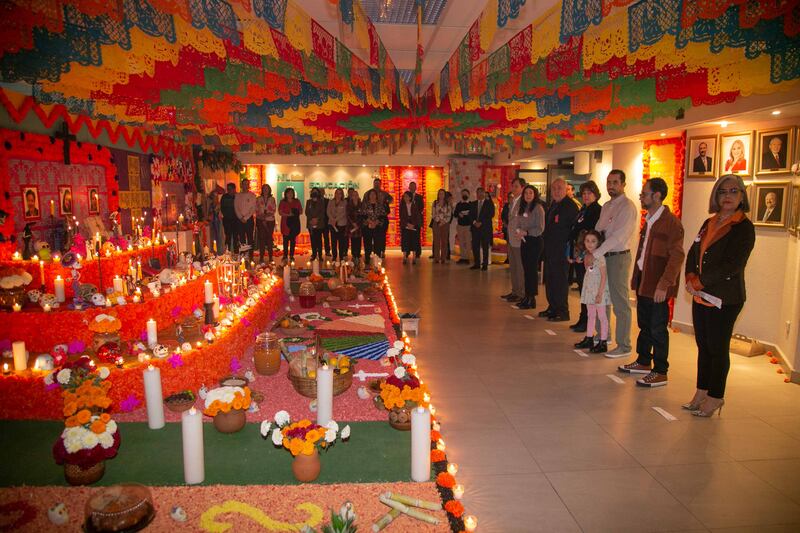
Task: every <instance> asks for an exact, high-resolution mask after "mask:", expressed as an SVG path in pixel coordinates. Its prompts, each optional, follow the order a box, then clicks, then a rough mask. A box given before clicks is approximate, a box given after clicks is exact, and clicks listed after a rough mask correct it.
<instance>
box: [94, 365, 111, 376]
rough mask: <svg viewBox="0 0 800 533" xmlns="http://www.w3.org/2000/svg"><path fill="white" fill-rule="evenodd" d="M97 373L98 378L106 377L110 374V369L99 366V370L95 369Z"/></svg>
mask: <svg viewBox="0 0 800 533" xmlns="http://www.w3.org/2000/svg"><path fill="white" fill-rule="evenodd" d="M97 374H98V375H99V376H100V379H106V378H107V377H108V376H109V374H111V371H110V370H109V369H108V367H107V366H101V367H100V370H98V371H97Z"/></svg>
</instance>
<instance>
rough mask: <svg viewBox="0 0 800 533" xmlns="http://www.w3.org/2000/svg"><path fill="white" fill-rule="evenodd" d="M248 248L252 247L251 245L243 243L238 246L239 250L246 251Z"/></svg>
mask: <svg viewBox="0 0 800 533" xmlns="http://www.w3.org/2000/svg"><path fill="white" fill-rule="evenodd" d="M250 248H252V246H250V245H249V244H243V245H241V246H239V251H240V252H246V251H248V250H249V249H250Z"/></svg>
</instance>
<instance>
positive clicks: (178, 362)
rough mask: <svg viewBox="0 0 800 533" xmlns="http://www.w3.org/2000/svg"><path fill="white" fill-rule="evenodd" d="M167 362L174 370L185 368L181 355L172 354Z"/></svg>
mask: <svg viewBox="0 0 800 533" xmlns="http://www.w3.org/2000/svg"><path fill="white" fill-rule="evenodd" d="M167 361H169V364H171V365H172V368H178V367H179V366H183V357H181V354H179V353H174V354H172V355H171V356H170V357H169V359H167Z"/></svg>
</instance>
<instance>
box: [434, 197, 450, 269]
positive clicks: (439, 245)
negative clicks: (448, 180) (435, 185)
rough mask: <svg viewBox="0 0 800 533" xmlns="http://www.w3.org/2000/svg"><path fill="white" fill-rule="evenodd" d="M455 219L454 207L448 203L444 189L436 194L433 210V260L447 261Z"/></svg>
mask: <svg viewBox="0 0 800 533" xmlns="http://www.w3.org/2000/svg"><path fill="white" fill-rule="evenodd" d="M452 218H453V207H452V206H451V205H450V202H448V201H447V194H446V191H445V190H444V189H439V192H437V193H436V200H434V201H433V207H432V208H431V220H432V222H433V260H434V261H435V262H439V263H444V262H445V261H446V260H447V249H448V248H449V245H448V243H449V241H450V221H451V220H452Z"/></svg>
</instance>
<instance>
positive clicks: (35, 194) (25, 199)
mask: <svg viewBox="0 0 800 533" xmlns="http://www.w3.org/2000/svg"><path fill="white" fill-rule="evenodd" d="M22 210H23V215H24V217H23V218H24V219H25V220H38V219H40V218H41V212H40V209H39V188H38V187H34V186H24V187H22Z"/></svg>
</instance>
